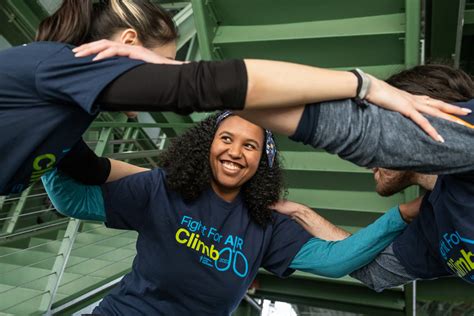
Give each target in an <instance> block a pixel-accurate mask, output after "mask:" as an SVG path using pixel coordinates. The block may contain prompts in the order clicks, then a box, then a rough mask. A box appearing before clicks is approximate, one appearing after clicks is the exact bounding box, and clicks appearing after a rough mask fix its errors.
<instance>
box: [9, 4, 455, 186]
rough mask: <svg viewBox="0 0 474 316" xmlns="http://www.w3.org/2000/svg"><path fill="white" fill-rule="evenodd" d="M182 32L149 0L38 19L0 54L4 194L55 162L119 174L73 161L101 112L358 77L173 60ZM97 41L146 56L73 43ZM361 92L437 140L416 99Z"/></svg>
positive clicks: (270, 65)
mask: <svg viewBox="0 0 474 316" xmlns="http://www.w3.org/2000/svg"><path fill="white" fill-rule="evenodd" d="M176 37H177V32H176V29H175V26H174V24H173V21H172V19H171V17H170V16H169V15H168V14H167V13H166V12H165V11H163V10H162V9H160V8H159V7H158V6H156V5H154V4H152V3H151V2H150V1H134V0H130V1H119V0H110V1H92V0H68V1H63V2H62V5H61V7H60V8H59V9H58V11H57V12H55V13H54V14H53V15H52V16H51V17H48V18H47V19H45V20H44V21H43V22H42V23H41V25H40V27H39V30H38V36H37V37H36V40H37V42H34V43H31V44H28V45H23V46H19V47H14V48H11V49H7V50H4V51H2V52H0V116H1V118H2V119H1V124H0V131H1V134H2V137H1V138H0V148H1V152H0V156H1V158H0V168H1V170H2V172H1V173H0V195H6V194H9V193H18V192H21V191H23V190H24V189H26V188H27V187H28V186H29V185H30V184H32V183H33V182H35V181H37V180H38V179H39V178H40V177H41V175H43V174H44V173H46V172H47V171H49V170H52V169H53V168H54V167H55V166H58V167H61V168H63V170H64V171H66V172H68V173H69V174H70V175H71V176H74V177H76V178H78V179H79V180H81V181H83V182H86V183H87V182H90V183H103V182H104V181H106V180H113V179H115V178H116V177H115V175H113V174H109V171H110V161H109V160H108V159H105V158H104V159H102V161H101V163H100V164H99V166H98V170H105V171H104V172H97V171H95V169H93V168H91V167H92V164H88V163H87V162H85V163H84V165H87V166H90V168H88V169H85V168H80V166H78V164H77V163H76V161H77V158H76V159H74V156H75V153H76V152H81V151H83V150H87V147H86V146H85V145H84V144H83V143H82V142H81V141H80V137H81V135H82V134H83V132H84V131H85V130H86V128H87V127H88V126H89V124H90V123H91V122H92V120H93V119H94V118H95V117H96V116H97V114H98V113H99V112H100V111H133V110H136V111H175V112H178V113H190V112H192V111H211V110H215V109H224V108H227V109H243V108H244V107H246V108H262V107H263V108H270V107H283V106H294V105H297V104H305V103H309V102H315V101H319V100H328V99H340V98H344V97H353V96H355V95H356V90H357V89H356V88H357V86H358V84H357V78H356V76H354V74H352V73H349V72H338V71H331V70H323V69H318V68H311V67H306V66H301V65H294V64H290V63H281V62H270V61H259V60H232V61H215V62H197V63H196V62H195V63H188V64H183V65H181V64H179V63H177V62H173V61H172V60H171V59H173V58H174V57H175V51H176V43H175V41H176ZM100 39H109V40H112V41H113V43H116V44H118V43H122V44H124V45H126V46H128V48H130V47H135V48H136V49H138V52H139V58H141V59H143V60H144V61H138V60H135V59H130V58H123V57H114V58H107V59H102V60H100V61H99V60H97V59H100V58H102V57H105V56H107V55H108V54H118V55H126V56H128V57H131V58H137V56H136V55H134V54H135V53H136V52H137V50H135V51H134V53H130V52H128V51H127V47H126V48H125V49H123V47H121V46H112V47H108V49H106V50H105V51H103V52H101V53H100V54H99V55H98V56H96V57H95V58H94V57H93V56H88V57H84V56H85V55H87V54H89V53H90V52H91V51H97V52H99V51H100V48H101V47H104V45H108V44H107V42H103V41H102V42H100V41H99V42H95V43H93V44H89V45H85V46H81V47H76V46H77V45H82V44H84V43H86V42H88V41H94V40H100ZM133 45H134V46H133ZM143 47H147V48H150V49H151V50H152V51H153V52H155V53H159V54H161V55H162V56H164V57H167V58H164V57H160V56H158V55H156V54H154V53H153V52H152V51H150V50H147V49H145V48H143ZM97 49H99V50H97ZM140 49H141V50H140ZM76 56H77V57H81V58H76ZM155 63H160V64H155ZM163 63H168V64H163ZM170 63H171V64H170ZM364 96H365V97H367V99H369V100H371V101H372V102H374V103H378V104H381V105H384V106H385V107H388V108H392V109H395V110H396V109H399V108H400V105H405V106H406V107H405V108H408V109H410V110H408V111H406V110H404V111H405V114H408V115H410V117H412V118H413V119H414V120H416V121H418V122H419V123H420V124H421V125H422V126H423V127H424V128H425V129H426V130H427V131H428V132H429V133H430V135H431V136H432V137H434V138H439V137H438V135H437V133H436V132H435V131H434V130H433V129H432V128H431V127H430V126H429V124H427V122H425V121H423V120H420V114H419V113H418V112H417V109H416V108H418V107H419V106H420V105H421V101H420V100H421V99H420V98H417V97H414V96H411V95H407V94H403V93H401V92H400V91H398V90H396V89H394V88H392V87H389V86H388V85H384V84H383V83H382V82H380V81H378V80H376V79H375V78H372V85H371V86H370V89H368V90H367V91H366V94H365V95H364ZM433 102H435V101H433ZM435 103H436V102H435ZM420 108H422V107H420ZM450 111H454V112H459V109H455V108H451V109H450ZM88 156H89V157H92V156H93V155H92V154H89V155H88ZM66 157H67V158H68V159H72V161H69V162H68V161H67V159H65V158H66ZM115 163H116V162H115ZM104 165H105V167H104ZM113 170H119V168H113Z"/></svg>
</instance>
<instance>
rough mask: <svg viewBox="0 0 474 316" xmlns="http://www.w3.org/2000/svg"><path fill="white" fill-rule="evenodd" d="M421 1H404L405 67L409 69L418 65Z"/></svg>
mask: <svg viewBox="0 0 474 316" xmlns="http://www.w3.org/2000/svg"><path fill="white" fill-rule="evenodd" d="M420 2H421V1H420V0H405V12H406V18H405V21H406V23H405V24H406V26H405V66H406V68H411V67H414V66H416V65H419V64H420V53H421V52H420V20H421V3H420Z"/></svg>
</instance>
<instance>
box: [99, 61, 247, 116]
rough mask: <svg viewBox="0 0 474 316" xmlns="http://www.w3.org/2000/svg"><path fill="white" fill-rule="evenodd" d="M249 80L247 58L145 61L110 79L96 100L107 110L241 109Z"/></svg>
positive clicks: (178, 110) (185, 112)
mask: <svg viewBox="0 0 474 316" xmlns="http://www.w3.org/2000/svg"><path fill="white" fill-rule="evenodd" d="M247 81H248V79H247V70H246V67H245V64H244V62H243V60H228V61H212V62H209V61H200V62H192V63H189V64H184V65H166V64H144V65H141V66H138V67H136V68H133V69H131V70H129V71H127V72H126V73H124V74H122V75H121V76H120V77H118V78H117V79H115V80H114V81H113V82H112V83H110V84H109V85H108V86H107V87H106V88H105V89H104V90H103V91H102V93H101V94H100V95H99V97H98V99H97V102H96V103H97V104H99V105H100V109H101V110H103V111H173V112H176V113H179V114H189V113H192V112H197V111H201V112H205V111H214V110H224V109H230V110H241V109H243V108H244V105H245V98H246V94H247Z"/></svg>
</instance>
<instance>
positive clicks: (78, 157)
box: [58, 139, 111, 185]
mask: <svg viewBox="0 0 474 316" xmlns="http://www.w3.org/2000/svg"><path fill="white" fill-rule="evenodd" d="M110 167H111V166H110V161H109V159H108V158H105V157H98V156H97V155H96V154H95V153H94V152H93V151H92V150H91V149H90V148H89V146H87V144H86V143H85V142H84V141H83V140H82V139H81V140H80V141H79V142H77V143H76V145H74V147H72V149H71V151H69V152H68V154H67V155H66V156H65V157H64V158H63V159H61V161H60V162H59V163H58V169H59V170H61V171H62V172H64V173H66V174H67V175H68V176H70V177H71V178H73V179H74V180H77V181H80V182H82V183H84V184H88V185H99V184H103V183H105V181H107V178H108V177H109V174H110Z"/></svg>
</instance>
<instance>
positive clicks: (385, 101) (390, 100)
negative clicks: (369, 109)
mask: <svg viewBox="0 0 474 316" xmlns="http://www.w3.org/2000/svg"><path fill="white" fill-rule="evenodd" d="M370 79H371V80H372V82H371V86H370V90H369V91H368V93H367V97H366V99H367V101H369V102H370V103H373V104H375V105H378V106H380V107H382V108H385V109H387V110H391V111H395V112H399V113H401V114H402V115H404V116H406V117H407V118H410V119H411V120H412V121H414V122H415V123H416V124H418V125H419V126H420V127H421V128H422V129H423V130H424V131H425V132H426V133H427V134H428V135H430V136H431V137H432V138H433V139H434V140H436V141H439V142H444V139H443V137H442V136H441V135H439V134H438V132H437V131H436V130H435V129H434V127H433V126H432V125H431V124H430V122H429V121H428V119H426V118H425V117H424V116H423V115H422V113H424V114H428V115H431V116H435V117H440V118H443V119H446V120H449V121H452V122H456V123H459V124H462V125H466V124H465V122H464V121H463V120H460V119H458V118H457V117H454V116H451V115H449V114H455V115H466V114H468V113H470V112H471V111H470V110H469V109H465V108H461V107H459V106H455V105H451V104H447V103H445V102H443V101H439V100H435V99H432V98H430V97H428V96H419V95H412V94H410V93H408V92H405V91H402V90H400V89H397V88H395V87H393V86H391V85H389V84H388V83H386V82H384V81H382V80H379V79H377V78H375V77H373V76H370Z"/></svg>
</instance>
